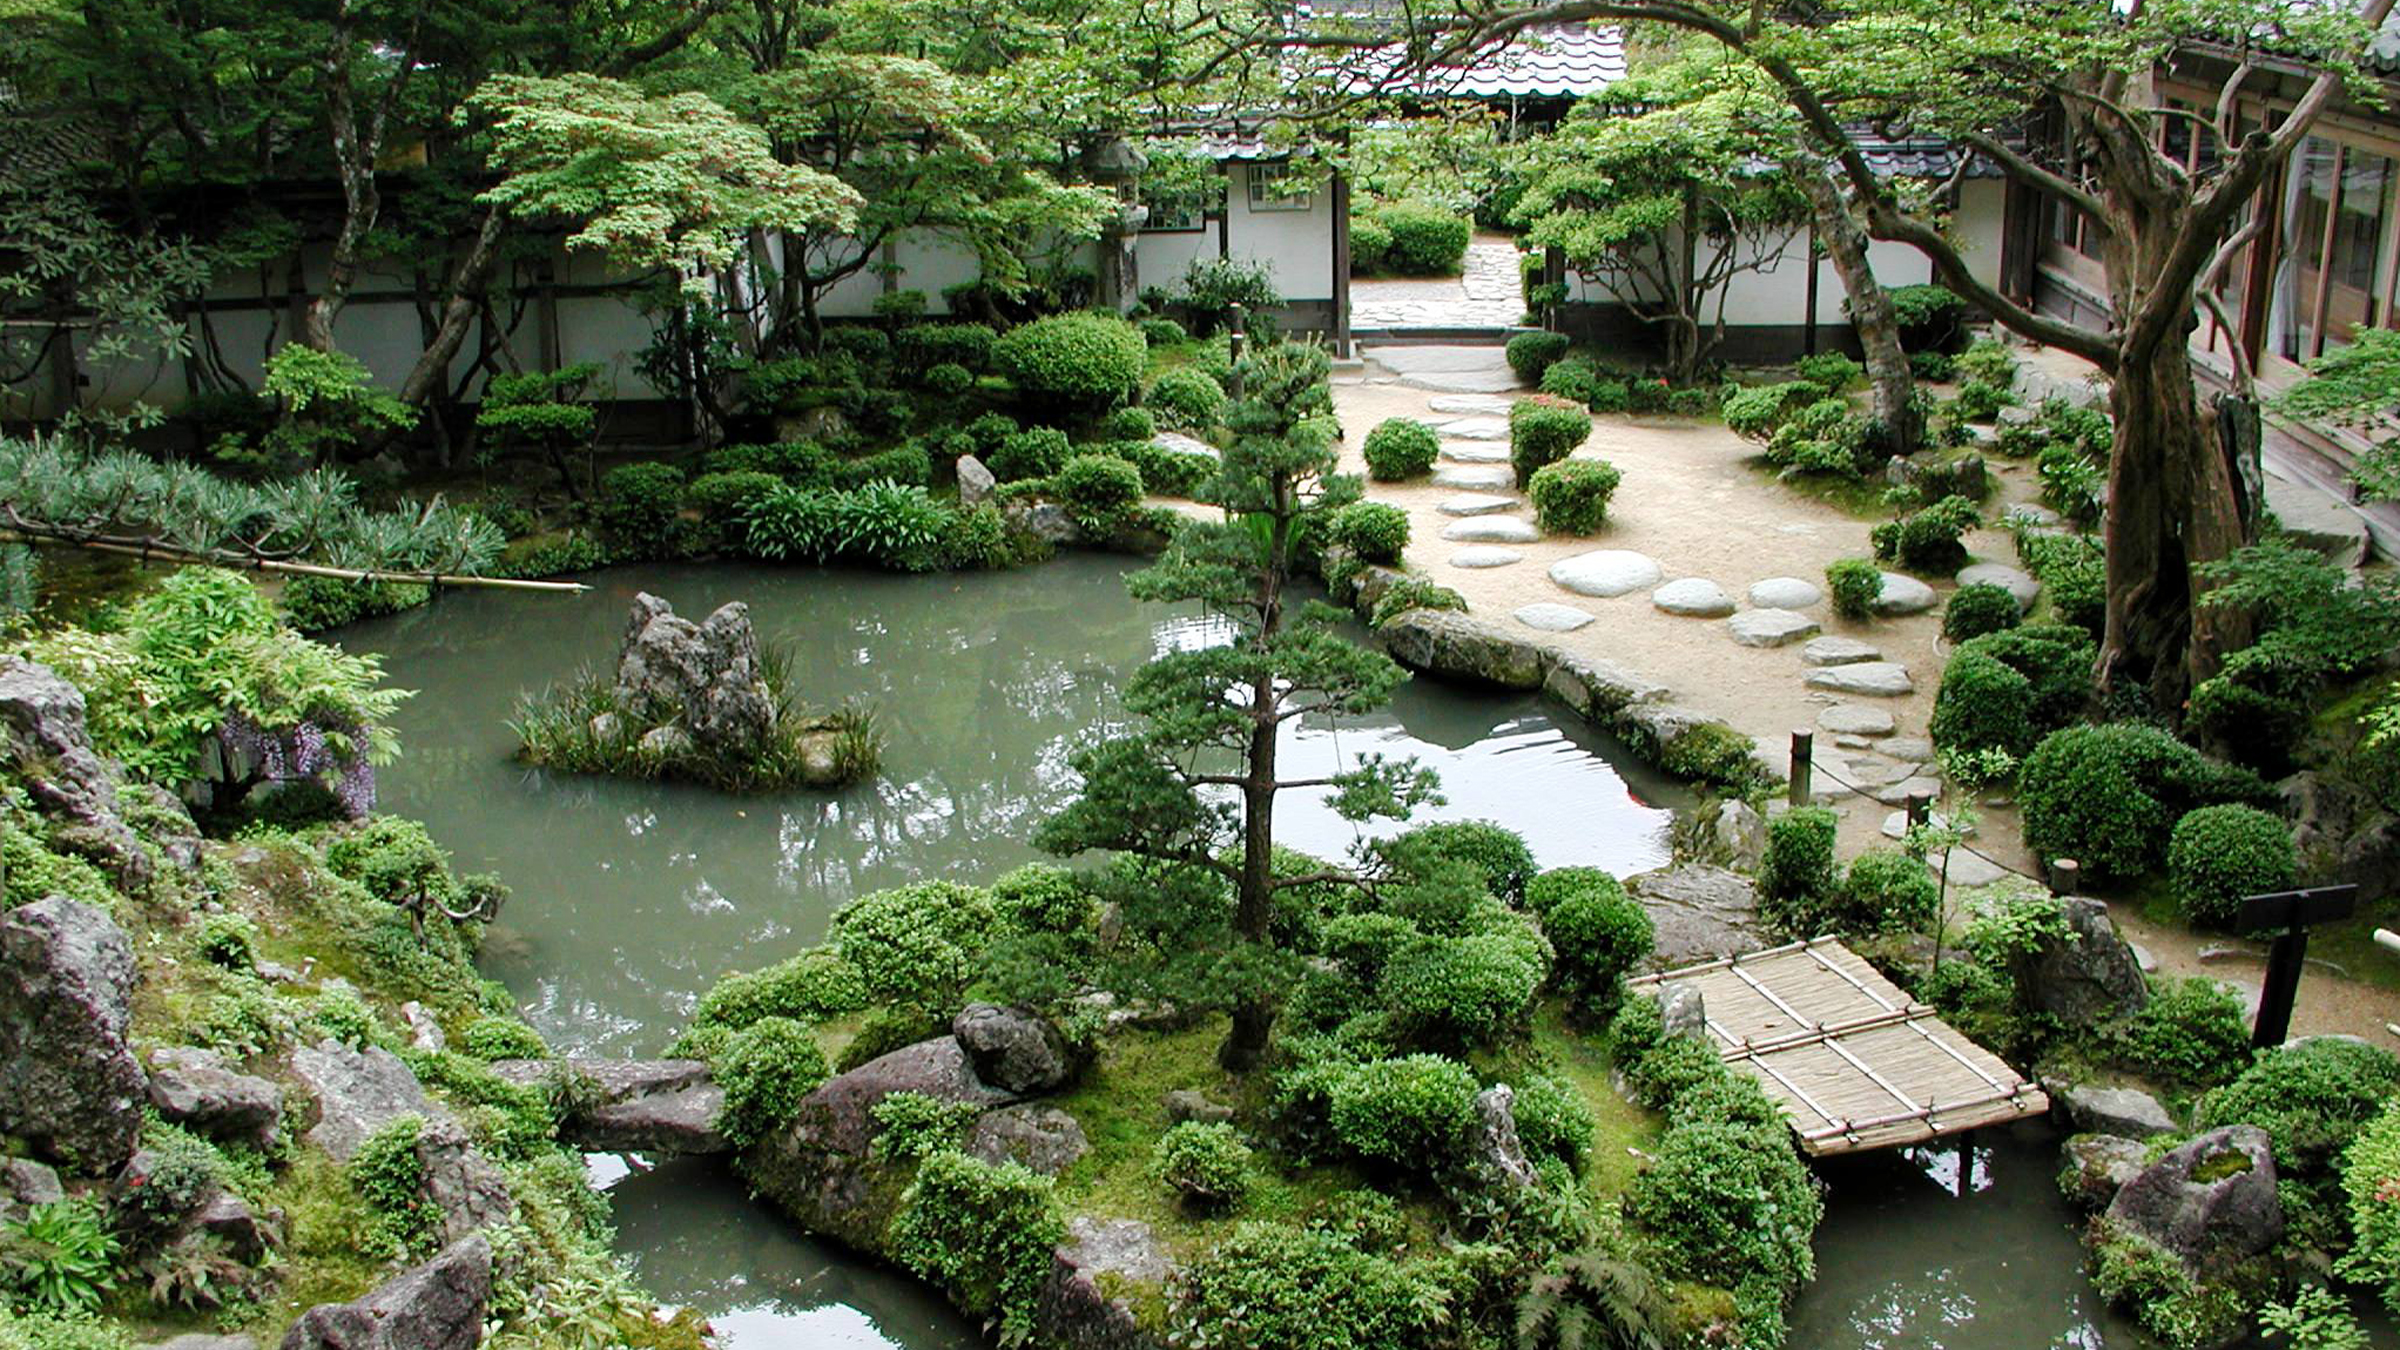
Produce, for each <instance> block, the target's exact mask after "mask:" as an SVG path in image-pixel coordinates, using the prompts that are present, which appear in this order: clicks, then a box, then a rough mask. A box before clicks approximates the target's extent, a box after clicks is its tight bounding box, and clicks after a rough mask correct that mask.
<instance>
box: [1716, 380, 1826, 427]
mask: <svg viewBox="0 0 2400 1350" xmlns="http://www.w3.org/2000/svg"><path fill="white" fill-rule="evenodd" d="M1822 393H1823V391H1822V390H1820V389H1819V388H1818V387H1817V386H1816V385H1814V384H1812V383H1810V382H1809V381H1807V380H1786V381H1784V382H1783V383H1781V384H1762V385H1753V386H1751V387H1749V388H1746V389H1742V390H1740V391H1738V392H1736V393H1734V394H1732V395H1729V396H1728V397H1727V398H1726V400H1725V406H1724V415H1725V427H1726V429H1727V430H1728V431H1731V432H1733V433H1734V434H1735V435H1737V436H1748V437H1750V438H1751V439H1752V440H1760V441H1763V440H1766V439H1767V438H1768V437H1771V436H1773V435H1774V434H1775V433H1776V431H1777V430H1778V429H1780V428H1781V427H1782V426H1783V424H1784V422H1785V421H1786V420H1788V419H1789V418H1791V416H1792V415H1793V414H1795V413H1797V412H1799V411H1800V410H1801V409H1802V408H1805V407H1807V406H1808V405H1810V404H1812V403H1815V402H1817V401H1818V399H1819V398H1820V397H1821V396H1822Z"/></svg>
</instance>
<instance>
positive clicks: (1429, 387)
mask: <svg viewBox="0 0 2400 1350" xmlns="http://www.w3.org/2000/svg"><path fill="white" fill-rule="evenodd" d="M1400 383H1401V384H1402V385H1403V386H1405V387H1407V388H1410V389H1423V390H1426V391H1427V392H1429V393H1436V394H1505V393H1507V392H1508V391H1509V390H1511V389H1522V388H1524V387H1525V382H1524V381H1523V380H1520V379H1518V378H1517V372H1515V371H1513V370H1436V371H1428V372H1426V373H1425V374H1423V375H1403V376H1401V377H1400Z"/></svg>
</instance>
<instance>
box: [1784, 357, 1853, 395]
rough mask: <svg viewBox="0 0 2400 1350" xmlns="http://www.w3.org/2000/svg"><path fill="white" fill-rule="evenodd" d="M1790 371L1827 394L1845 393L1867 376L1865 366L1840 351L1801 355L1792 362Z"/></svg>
mask: <svg viewBox="0 0 2400 1350" xmlns="http://www.w3.org/2000/svg"><path fill="white" fill-rule="evenodd" d="M1792 373H1793V374H1795V375H1797V376H1799V377H1800V378H1801V379H1804V380H1806V381H1808V382H1809V383H1810V384H1813V385H1815V386H1816V387H1818V388H1819V389H1822V390H1824V391H1825V392H1826V393H1827V394H1842V393H1847V392H1848V391H1849V390H1851V389H1853V388H1855V387H1856V386H1858V385H1859V384H1860V383H1862V382H1864V381H1865V380H1866V378H1867V368H1866V367H1865V366H1863V365H1860V364H1859V363H1858V361H1857V360H1856V359H1855V358H1853V357H1850V356H1846V355H1844V354H1843V353H1841V352H1822V353H1820V354H1818V355H1816V356H1803V357H1801V358H1800V359H1799V360H1797V361H1794V362H1793V363H1792Z"/></svg>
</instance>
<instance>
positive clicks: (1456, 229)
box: [1375, 202, 1475, 276]
mask: <svg viewBox="0 0 2400 1350" xmlns="http://www.w3.org/2000/svg"><path fill="white" fill-rule="evenodd" d="M1375 218H1376V219H1377V220H1380V221H1382V222H1383V227H1384V228H1385V229H1387V230H1390V231H1391V232H1392V242H1391V245H1390V247H1388V248H1386V249H1385V250H1384V265H1385V266H1386V267H1389V268H1390V269H1391V270H1392V271H1394V272H1399V273H1402V274H1404V275H1407V276H1441V275H1443V274H1445V273H1450V272H1455V271H1457V270H1458V264H1459V260H1460V259H1461V258H1464V257H1465V256H1466V255H1467V242H1468V241H1469V240H1470V239H1472V238H1473V237H1474V234H1475V223H1474V222H1473V221H1471V220H1469V219H1467V218H1466V217H1465V216H1460V215H1453V214H1451V213H1450V212H1448V211H1444V210H1443V209H1441V208H1440V207H1438V206H1431V205H1428V204H1426V203H1424V202H1393V203H1391V204H1390V205H1388V206H1384V207H1381V208H1379V209H1377V211H1376V212H1375Z"/></svg>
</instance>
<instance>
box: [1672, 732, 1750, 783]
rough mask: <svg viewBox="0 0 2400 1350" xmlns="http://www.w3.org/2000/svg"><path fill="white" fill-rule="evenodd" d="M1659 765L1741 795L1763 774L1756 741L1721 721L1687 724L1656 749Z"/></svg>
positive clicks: (1681, 776) (1694, 780)
mask: <svg viewBox="0 0 2400 1350" xmlns="http://www.w3.org/2000/svg"><path fill="white" fill-rule="evenodd" d="M1658 767H1660V768H1662V769H1664V770H1666V771H1667V772H1668V773H1671V774H1673V775H1675V776H1676V777H1678V778H1686V779H1690V780H1692V781H1693V782H1697V783H1708V784H1713V785H1714V786H1717V787H1720V788H1723V789H1726V790H1727V791H1729V792H1731V793H1733V794H1734V795H1737V796H1738V795H1741V794H1743V793H1746V792H1748V791H1750V790H1751V789H1752V788H1753V787H1755V786H1757V785H1758V784H1759V782H1760V779H1761V777H1762V776H1763V770H1761V768H1760V767H1759V763H1758V742H1757V741H1755V740H1753V739H1751V738H1750V737H1749V736H1747V735H1744V734H1743V733H1741V732H1739V731H1736V730H1734V729H1733V728H1732V727H1730V726H1727V725H1726V724H1724V723H1723V722H1701V723H1698V724H1697V725H1694V726H1691V727H1687V728H1686V729H1685V730H1684V731H1683V733H1682V734H1681V735H1679V736H1677V737H1675V739H1673V740H1671V741H1669V742H1667V744H1666V746H1665V747H1664V748H1663V749H1662V750H1661V751H1660V752H1659V756H1658Z"/></svg>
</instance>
